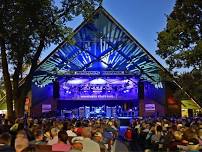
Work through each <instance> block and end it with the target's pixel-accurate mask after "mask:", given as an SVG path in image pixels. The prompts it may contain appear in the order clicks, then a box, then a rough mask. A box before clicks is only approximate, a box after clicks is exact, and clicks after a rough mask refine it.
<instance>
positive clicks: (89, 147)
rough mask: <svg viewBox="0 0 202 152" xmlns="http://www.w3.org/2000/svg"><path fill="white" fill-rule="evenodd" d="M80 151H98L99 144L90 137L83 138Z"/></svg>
mask: <svg viewBox="0 0 202 152" xmlns="http://www.w3.org/2000/svg"><path fill="white" fill-rule="evenodd" d="M82 143H83V150H82V152H100V145H99V144H98V143H96V142H94V141H93V140H91V139H90V138H84V140H83V142H82Z"/></svg>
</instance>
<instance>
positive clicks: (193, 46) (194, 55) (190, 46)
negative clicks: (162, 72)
mask: <svg viewBox="0 0 202 152" xmlns="http://www.w3.org/2000/svg"><path fill="white" fill-rule="evenodd" d="M201 14H202V1H201V0H194V1H184V0H177V1H176V4H175V6H174V9H173V11H172V13H171V14H170V15H169V16H168V17H167V25H166V28H165V29H164V30H163V31H161V32H160V33H159V34H158V48H159V49H158V50H157V51H156V53H157V54H158V55H160V56H161V57H162V58H163V59H165V60H166V63H167V64H168V65H169V68H170V69H171V70H172V69H173V68H182V67H183V68H194V69H199V68H200V67H201V66H202V51H201V50H202V34H201V33H202V18H201Z"/></svg>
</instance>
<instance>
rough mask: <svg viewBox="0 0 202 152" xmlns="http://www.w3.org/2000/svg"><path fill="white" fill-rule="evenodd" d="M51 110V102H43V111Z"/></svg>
mask: <svg viewBox="0 0 202 152" xmlns="http://www.w3.org/2000/svg"><path fill="white" fill-rule="evenodd" d="M49 111H51V104H42V112H49Z"/></svg>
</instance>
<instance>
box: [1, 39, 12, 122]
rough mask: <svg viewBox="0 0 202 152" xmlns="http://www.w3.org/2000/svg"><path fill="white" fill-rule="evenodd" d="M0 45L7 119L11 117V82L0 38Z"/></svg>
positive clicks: (4, 50)
mask: <svg viewBox="0 0 202 152" xmlns="http://www.w3.org/2000/svg"><path fill="white" fill-rule="evenodd" d="M0 45H1V56H2V58H1V59H2V69H3V78H4V83H5V88H6V104H7V117H8V119H13V118H14V115H13V94H12V83H11V79H10V73H9V70H8V61H7V54H6V47H5V42H4V40H3V39H2V38H1V39H0Z"/></svg>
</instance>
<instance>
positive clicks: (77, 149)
mask: <svg viewBox="0 0 202 152" xmlns="http://www.w3.org/2000/svg"><path fill="white" fill-rule="evenodd" d="M82 142H83V137H81V136H78V137H74V138H72V141H71V143H72V149H71V150H70V151H69V152H81V151H82V150H83V143H82Z"/></svg>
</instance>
